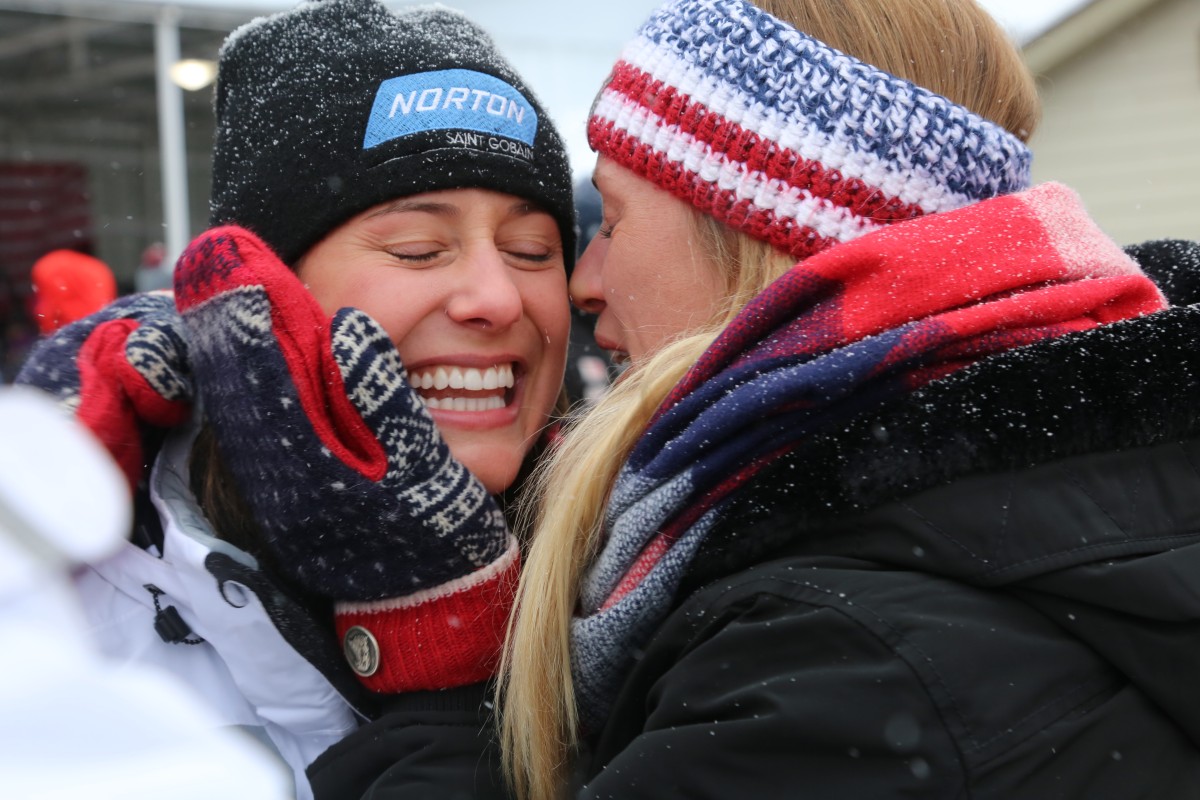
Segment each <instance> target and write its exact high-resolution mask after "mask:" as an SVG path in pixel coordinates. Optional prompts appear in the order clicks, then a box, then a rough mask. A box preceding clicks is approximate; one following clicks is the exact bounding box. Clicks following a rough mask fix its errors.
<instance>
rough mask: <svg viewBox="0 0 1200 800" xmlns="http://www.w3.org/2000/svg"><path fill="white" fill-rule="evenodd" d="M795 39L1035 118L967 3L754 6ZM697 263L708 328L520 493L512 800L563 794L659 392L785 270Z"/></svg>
mask: <svg viewBox="0 0 1200 800" xmlns="http://www.w3.org/2000/svg"><path fill="white" fill-rule="evenodd" d="M757 5H758V6H759V7H760V8H762V9H763V10H765V11H767V12H768V13H770V14H772V15H774V16H776V17H778V18H780V19H782V20H785V21H787V22H789V23H790V24H791V25H793V26H794V27H796V28H797V29H798V30H801V31H804V32H805V33H808V34H809V35H811V36H814V37H815V38H817V39H820V40H821V41H823V42H825V43H826V44H829V45H831V46H833V47H836V48H837V49H839V50H842V51H843V52H846V53H849V54H850V55H853V56H855V57H856V58H858V59H860V60H863V61H866V62H868V63H871V64H873V65H874V66H877V67H879V68H881V69H883V70H886V71H887V72H890V73H891V74H893V75H897V76H899V77H902V78H906V79H908V80H910V81H912V82H913V83H916V84H918V85H920V86H923V87H925V88H927V89H930V90H932V91H935V92H937V93H939V94H942V95H944V96H946V97H948V98H949V99H951V100H953V101H954V102H956V103H959V104H960V105H963V106H965V107H967V108H969V109H971V110H972V111H975V112H976V113H978V114H980V115H981V116H983V117H986V118H988V119H990V120H992V121H993V122H996V123H997V124H999V125H1002V126H1003V127H1005V128H1006V129H1007V130H1008V131H1009V132H1011V133H1013V134H1014V135H1016V136H1018V137H1019V138H1021V139H1023V140H1024V139H1027V138H1028V137H1029V135H1030V134H1031V133H1032V131H1033V129H1034V127H1035V125H1036V123H1037V120H1038V116H1039V113H1040V106H1039V103H1038V98H1037V91H1036V87H1035V85H1034V82H1033V78H1032V76H1031V75H1030V73H1029V71H1028V69H1027V68H1026V67H1025V65H1024V63H1023V62H1022V61H1021V57H1020V54H1019V53H1018V51H1017V50H1016V48H1015V47H1014V45H1013V44H1012V42H1011V41H1010V40H1009V39H1008V37H1007V36H1006V35H1005V34H1004V32H1003V31H1002V30H1001V29H1000V27H999V26H998V25H997V24H996V23H995V22H994V21H993V20H992V19H991V17H989V16H988V15H987V13H986V12H984V11H983V10H982V9H981V8H979V7H978V6H977V5H976V4H975V2H974V0H758V3H757ZM695 225H696V227H697V233H698V234H699V235H698V236H697V237H696V239H697V240H698V241H699V242H700V246H701V248H702V252H701V254H700V255H701V257H702V258H704V259H706V260H707V261H708V262H709V263H711V264H713V265H714V266H715V268H716V269H718V270H719V272H720V274H721V276H722V277H723V279H724V280H725V288H726V302H725V303H723V304H722V306H721V307H720V308H718V309H715V310H714V313H713V316H712V318H711V319H710V320H709V322H708V324H706V325H704V326H702V327H700V328H699V329H697V330H692V331H688V332H686V333H685V335H682V336H680V337H679V338H678V339H676V340H675V341H673V342H671V343H669V344H668V345H666V346H665V347H663V348H662V349H661V350H660V351H658V352H657V353H656V354H654V355H653V356H651V357H650V358H649V359H647V360H646V361H645V362H643V363H641V364H638V365H637V366H636V367H635V368H633V369H632V370H631V371H630V373H629V374H627V375H626V376H625V378H624V379H623V380H621V381H620V382H619V383H618V384H617V385H616V386H615V387H614V388H613V389H612V390H611V391H610V392H609V393H608V394H607V395H606V396H605V397H604V398H603V399H602V400H600V401H599V402H598V403H597V404H596V405H595V407H593V408H591V409H589V410H588V411H587V413H585V414H584V415H582V417H581V418H579V419H578V420H576V421H575V422H574V423H573V424H572V425H571V426H570V427H569V428H568V430H567V431H566V432H565V433H564V435H563V436H562V439H561V442H560V444H559V446H558V447H557V448H556V449H555V451H554V453H553V454H552V456H551V457H550V458H549V459H548V460H547V461H546V463H544V464H543V465H542V468H541V469H540V470H539V472H538V473H537V474H536V475H535V477H534V479H533V481H532V482H531V483H530V485H529V492H528V494H527V495H526V502H527V503H536V504H538V505H537V506H536V507H533V506H529V505H527V507H526V508H525V509H523V511H524V513H525V514H526V515H528V516H531V517H533V521H532V529H533V538H532V542H531V545H530V549H529V553H528V557H527V560H526V564H525V568H524V570H523V572H522V575H521V582H520V587H519V589H518V594H517V604H516V610H515V612H514V615H513V617H512V619H511V620H510V622H509V630H508V638H507V646H506V649H505V653H504V658H503V661H502V663H501V668H500V683H499V686H498V689H497V695H498V701H499V707H500V708H501V709H502V714H501V732H500V733H501V746H502V749H503V752H504V763H505V771H506V775H507V776H508V779H509V781H510V783H511V785H512V787H513V789H514V791H515V792H516V794H517V796H518V797H521V798H528V800H551V799H552V798H555V797H557V796H559V795H560V794H561V793H562V792H563V791H564V788H565V786H566V780H567V776H568V774H569V771H570V769H571V760H572V757H573V755H574V752H575V748H576V745H577V742H578V737H579V730H578V727H579V723H578V715H577V710H576V706H575V700H574V687H573V684H572V677H571V656H570V626H571V619H572V616H573V613H574V611H575V607H576V602H577V599H578V590H579V585H580V579H581V576H582V573H583V571H584V570H585V569H586V568H587V566H588V564H589V563H590V561H591V559H592V557H593V556H594V554H595V552H596V549H597V547H598V546H599V543H600V539H601V537H600V534H601V530H602V525H603V521H604V510H605V506H606V504H607V500H608V493H609V491H610V490H611V488H612V485H613V482H614V481H615V478H616V475H617V472H618V471H619V470H620V467H621V465H622V464H623V463H624V461H625V459H626V458H627V457H628V454H629V452H630V450H631V449H632V447H633V445H634V443H635V442H636V441H637V439H638V438H639V436H640V435H641V433H642V431H643V430H644V429H645V427H646V424H647V423H648V421H649V419H650V418H651V416H652V415H653V414H654V412H655V410H656V409H657V408H658V406H659V404H660V403H661V402H662V400H663V399H664V398H665V397H666V395H667V394H668V393H669V392H670V390H671V388H672V387H673V386H674V385H675V384H676V383H678V382H679V380H680V379H681V378H682V377H683V376H684V375H685V374H686V373H687V370H688V369H689V368H690V367H691V366H692V365H693V364H694V363H695V362H696V360H697V359H698V358H699V357H700V355H701V354H702V353H703V352H704V350H705V349H706V348H707V347H708V345H709V344H711V342H712V341H713V339H714V338H715V337H716V336H717V335H718V334H719V333H720V331H721V329H722V328H723V327H724V326H725V325H726V324H728V322H729V321H730V320H731V319H733V317H734V316H736V315H737V313H738V312H739V311H740V310H741V309H742V308H743V307H744V306H745V305H746V303H748V302H749V301H750V299H751V298H753V297H754V296H755V295H757V294H759V293H760V292H761V291H762V290H763V289H765V288H766V287H767V286H768V285H769V284H770V283H771V282H772V281H773V280H774V279H775V278H777V277H778V276H780V275H782V274H783V273H784V272H785V271H787V270H788V269H789V268H791V266H792V265H793V261H794V260H793V259H792V258H790V257H789V256H787V255H786V254H784V253H782V252H781V251H778V250H774V249H772V248H771V247H770V246H769V245H767V244H765V243H763V242H760V241H758V240H755V239H751V238H750V237H748V236H745V235H743V234H740V233H736V232H734V231H732V230H731V229H729V228H726V227H724V226H722V225H720V224H719V223H717V222H716V221H715V220H713V219H712V218H711V217H707V216H701V215H700V214H699V213H697V215H696V220H695Z"/></svg>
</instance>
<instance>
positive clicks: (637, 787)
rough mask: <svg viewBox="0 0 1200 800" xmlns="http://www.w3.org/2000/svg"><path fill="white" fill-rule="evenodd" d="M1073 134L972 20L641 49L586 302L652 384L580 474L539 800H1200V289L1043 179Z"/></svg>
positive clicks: (760, 19)
mask: <svg viewBox="0 0 1200 800" xmlns="http://www.w3.org/2000/svg"><path fill="white" fill-rule="evenodd" d="M1038 113H1039V107H1038V100H1037V97H1036V93H1035V88H1034V84H1033V81H1032V79H1031V77H1030V75H1029V73H1028V71H1027V70H1026V68H1025V67H1024V66H1023V64H1022V62H1021V60H1020V57H1019V55H1018V53H1017V51H1016V49H1015V48H1014V47H1013V45H1012V44H1011V43H1010V42H1009V41H1008V40H1007V39H1006V38H1005V36H1004V35H1003V33H1002V32H1001V31H1000V30H999V28H998V27H997V26H996V24H995V23H994V22H993V21H992V20H991V19H990V18H989V17H988V16H987V15H986V14H985V13H984V12H983V11H982V10H980V9H979V8H978V7H977V6H976V5H975V4H974V3H973V2H972V1H971V0H792V1H791V2H787V1H785V0H761V1H760V2H758V3H757V4H753V5H752V4H750V3H748V2H745V0H676V1H675V2H671V3H668V4H667V5H665V6H663V7H662V8H661V9H660V10H659V11H658V12H657V13H656V14H655V15H654V16H652V17H651V19H650V20H649V21H648V22H647V23H646V24H645V25H644V26H643V27H642V28H641V30H640V32H639V33H638V35H637V37H636V38H635V39H634V40H633V41H632V42H630V44H629V45H628V46H627V48H626V49H625V50H624V52H623V55H622V57H621V59H620V60H619V61H618V63H617V64H616V66H615V68H614V70H613V72H612V76H611V77H610V79H609V81H608V82H607V84H606V86H605V87H604V88H603V90H602V91H601V92H600V94H599V96H598V97H597V99H596V102H595V105H594V107H593V112H592V117H591V119H590V121H589V128H588V132H589V138H590V142H591V145H592V147H593V149H594V150H596V152H597V154H598V160H597V165H596V170H595V175H594V180H595V184H596V186H597V187H598V189H599V190H600V193H601V195H602V197H603V202H604V224H603V227H602V229H601V231H600V233H599V234H598V236H597V238H596V239H595V240H593V243H592V244H591V245H590V246H589V248H588V250H587V251H586V252H585V253H584V255H583V256H582V257H581V260H580V262H579V264H578V265H577V268H576V270H575V272H574V274H573V276H572V280H571V293H572V297H573V299H574V301H575V303H576V304H577V305H579V306H580V307H582V308H583V309H585V310H588V311H592V312H594V313H596V314H598V315H599V316H598V321H597V325H596V337H597V340H598V342H599V343H600V344H601V346H603V347H605V348H606V349H608V350H609V351H611V352H612V353H613V354H614V356H615V357H616V358H617V359H619V360H621V359H624V360H628V361H629V362H630V368H629V370H628V372H627V373H626V374H625V376H624V378H623V380H622V381H621V382H620V383H619V385H618V386H617V387H616V388H615V390H614V391H613V392H612V393H611V394H610V395H609V396H608V397H606V398H605V399H604V400H603V401H602V402H600V403H599V404H598V405H597V406H596V407H595V409H594V410H592V411H591V412H590V413H588V414H587V415H586V416H585V417H584V418H583V419H582V420H581V421H580V422H579V423H578V424H577V425H576V426H575V427H574V428H573V429H571V430H570V431H568V432H567V433H566V435H565V437H564V439H563V442H562V446H561V447H559V448H558V449H557V450H556V452H555V455H554V459H553V462H552V463H551V464H550V465H549V468H548V469H547V470H546V471H545V472H544V473H543V475H542V478H543V484H542V487H541V489H542V491H541V496H542V498H543V503H542V505H541V506H540V508H539V509H538V515H539V518H538V524H537V527H536V530H535V533H534V536H533V541H532V545H531V550H530V553H529V557H528V560H527V563H526V566H525V568H524V571H523V574H522V579H521V585H520V589H519V592H518V598H517V603H518V608H517V612H516V614H515V616H514V622H513V624H512V627H511V629H510V641H509V648H508V653H507V660H506V662H505V664H504V667H503V669H502V689H501V692H500V694H499V697H500V700H501V709H502V712H503V723H502V734H503V739H502V742H503V749H504V756H505V761H506V765H507V767H508V769H509V775H510V778H511V780H512V783H513V786H514V788H515V791H516V794H517V796H519V797H522V798H534V800H549V799H550V798H555V797H562V796H572V797H574V796H578V797H589V798H591V797H596V798H602V797H603V798H608V797H619V798H623V799H627V798H637V797H647V798H649V797H688V798H698V797H714V798H715V797H730V798H732V797H753V798H765V797H781V798H782V797H788V798H793V797H814V798H815V797H821V798H877V797H921V798H935V797H938V798H961V797H975V798H981V797H996V798H1014V797H1027V798H1034V797H1037V798H1046V797H1087V798H1089V799H1092V798H1129V797H1187V796H1197V795H1198V794H1200V750H1198V748H1197V744H1198V743H1200V711H1198V709H1200V691H1198V690H1197V688H1196V682H1195V681H1194V680H1193V679H1192V676H1193V675H1194V674H1195V672H1196V670H1197V668H1200V647H1198V646H1197V641H1198V639H1197V634H1198V633H1200V596H1198V595H1197V594H1196V593H1195V591H1194V586H1195V579H1194V576H1195V575H1196V574H1200V573H1197V570H1198V569H1200V528H1198V527H1197V520H1198V519H1200V474H1198V465H1200V438H1198V434H1200V418H1198V417H1197V415H1196V414H1195V413H1194V411H1193V410H1192V409H1194V398H1195V396H1196V394H1195V393H1196V391H1197V388H1200V387H1198V386H1197V382H1198V376H1200V357H1198V355H1197V351H1196V349H1195V347H1194V344H1193V343H1194V342H1195V341H1196V336H1197V335H1198V334H1200V319H1198V309H1197V308H1196V307H1194V306H1193V307H1188V306H1186V305H1184V303H1186V302H1194V301H1195V300H1196V299H1198V298H1197V296H1196V295H1197V294H1200V292H1196V286H1197V284H1200V280H1197V279H1196V277H1193V278H1192V279H1191V281H1190V285H1191V287H1192V289H1191V291H1192V296H1191V297H1190V298H1186V297H1185V298H1173V299H1175V300H1176V302H1177V304H1178V305H1177V306H1176V307H1169V305H1168V302H1167V300H1166V299H1165V298H1164V297H1163V295H1162V294H1161V293H1160V291H1159V289H1158V288H1157V287H1156V285H1155V284H1154V283H1153V282H1152V281H1151V280H1150V279H1149V278H1148V277H1147V276H1146V275H1145V274H1144V273H1143V272H1142V271H1141V270H1140V269H1139V267H1138V265H1137V264H1136V263H1135V262H1134V261H1133V260H1131V259H1130V258H1129V257H1127V256H1126V255H1125V254H1124V253H1123V252H1122V250H1121V249H1119V248H1118V247H1117V246H1116V245H1114V244H1113V243H1112V242H1111V241H1110V240H1108V239H1107V238H1105V236H1104V235H1103V234H1102V233H1101V232H1100V231H1099V230H1098V229H1097V227H1096V226H1095V225H1094V224H1093V223H1092V222H1091V221H1090V220H1089V218H1088V217H1087V215H1086V213H1085V212H1084V211H1083V209H1082V208H1081V206H1080V203H1079V200H1078V198H1077V197H1075V196H1074V194H1073V193H1071V192H1070V190H1068V189H1066V188H1065V187H1062V186H1058V185H1043V186H1038V187H1035V188H1030V187H1029V162H1030V155H1029V152H1028V150H1027V149H1026V147H1025V145H1024V143H1023V142H1024V141H1025V140H1026V139H1027V137H1028V136H1029V134H1030V132H1031V131H1032V130H1033V128H1034V125H1035V123H1036V121H1037V118H1038ZM1195 252H1196V251H1195V250H1194V249H1192V250H1189V249H1188V248H1187V247H1186V246H1184V245H1179V244H1174V245H1170V246H1167V245H1163V246H1157V247H1156V246H1151V247H1147V248H1145V249H1143V251H1142V254H1143V255H1144V256H1145V257H1146V258H1147V259H1149V258H1150V257H1151V256H1153V257H1155V258H1157V259H1158V260H1161V261H1164V262H1166V264H1167V265H1168V266H1167V268H1166V272H1167V273H1169V274H1170V275H1171V276H1173V277H1172V281H1173V283H1172V286H1177V287H1184V286H1185V285H1186V284H1187V283H1188V281H1187V280H1185V279H1184V278H1183V277H1182V276H1183V275H1185V274H1187V272H1188V270H1191V271H1192V272H1191V274H1192V275H1193V276H1196V275H1198V274H1200V265H1198V264H1197V259H1196V257H1195ZM1189 253H1190V263H1189V262H1188V259H1187V258H1185V256H1188V254H1189ZM1164 286H1167V283H1164ZM1168 664H1170V665H1172V666H1169V667H1168V666H1166V665H1168Z"/></svg>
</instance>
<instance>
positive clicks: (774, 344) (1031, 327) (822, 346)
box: [571, 184, 1166, 730]
mask: <svg viewBox="0 0 1200 800" xmlns="http://www.w3.org/2000/svg"><path fill="white" fill-rule="evenodd" d="M1165 306H1166V303H1165V301H1164V299H1163V297H1162V295H1161V294H1160V293H1159V291H1158V289H1157V288H1156V286H1155V285H1154V284H1153V283H1152V282H1151V281H1150V279H1149V278H1147V277H1146V276H1145V275H1144V274H1143V273H1142V272H1141V270H1140V269H1139V268H1138V267H1137V265H1136V264H1135V263H1134V262H1133V261H1131V260H1130V259H1129V258H1128V257H1127V256H1126V255H1125V254H1124V253H1123V252H1122V251H1121V250H1120V248H1118V247H1117V246H1116V245H1115V244H1114V243H1113V242H1112V241H1111V240H1109V239H1108V238H1106V237H1105V236H1104V234H1102V233H1101V232H1100V231H1099V230H1098V229H1097V228H1096V226H1095V225H1094V223H1092V222H1091V220H1090V219H1089V218H1088V217H1087V215H1086V213H1085V212H1084V210H1083V208H1082V206H1081V205H1080V203H1079V200H1078V198H1077V197H1076V196H1075V195H1074V193H1073V192H1071V191H1070V190H1069V189H1066V188H1065V187H1063V186H1060V185H1057V184H1045V185H1042V186H1039V187H1037V188H1035V189H1032V190H1030V191H1027V192H1023V193H1020V194H1013V195H1007V196H1003V197H998V198H995V199H991V200H985V201H983V202H980V203H976V204H974V205H971V206H968V207H966V208H962V209H959V210H956V211H950V212H945V213H942V214H934V215H930V216H927V217H922V218H920V219H915V220H911V221H909V222H904V223H900V224H897V225H894V226H891V227H888V228H885V229H883V230H880V231H877V232H875V233H873V234H870V235H868V236H864V237H862V238H859V239H855V240H853V241H850V242H845V243H843V244H840V245H838V246H836V247H833V248H831V249H829V250H826V251H824V252H821V253H818V254H817V255H814V256H812V257H810V258H808V259H806V260H804V261H802V262H800V263H799V264H797V265H796V266H795V267H793V268H792V269H791V270H790V271H789V272H788V273H786V274H785V275H784V276H782V277H781V278H780V279H778V280H777V281H776V282H775V283H774V284H772V285H771V286H770V287H769V288H768V289H767V290H766V291H765V292H763V293H762V294H761V295H759V296H758V297H757V298H755V299H754V300H753V301H752V302H751V303H750V304H749V305H748V306H747V307H746V308H745V309H744V310H743V311H742V313H741V314H740V315H739V316H738V317H737V318H736V319H735V320H734V321H733V322H732V323H731V324H730V325H729V326H728V327H727V328H726V329H725V330H724V331H723V332H722V333H721V335H720V336H719V337H718V338H717V339H716V341H715V342H714V343H713V344H712V345H711V346H710V347H709V348H708V350H707V351H706V352H705V353H704V354H703V355H702V356H701V358H700V359H699V361H698V362H697V363H696V364H695V365H694V366H693V368H692V369H691V371H690V372H689V373H688V374H687V375H686V376H685V377H684V378H683V380H682V381H681V382H680V383H679V384H678V385H677V386H676V387H675V388H674V390H673V391H672V392H671V393H670V395H669V396H668V397H667V398H666V399H665V400H664V401H663V403H662V405H661V406H660V407H659V410H658V412H657V413H656V415H655V416H654V418H653V419H652V420H651V422H650V424H649V426H648V427H647V429H646V430H645V432H644V433H643V434H642V436H641V438H640V439H639V440H638V442H637V444H636V445H635V447H634V449H633V451H632V453H631V454H630V456H629V459H628V461H627V462H626V463H625V464H624V466H623V467H622V469H621V472H620V474H619V475H618V478H617V482H616V485H615V487H614V488H613V492H612V496H611V499H610V501H609V507H608V509H607V514H606V520H605V537H606V538H605V540H604V542H603V544H602V546H601V550H600V553H599V554H598V556H597V558H596V560H595V561H594V563H593V564H592V566H591V568H590V570H589V572H588V573H587V575H586V577H585V579H584V584H583V588H582V595H581V603H580V612H579V616H578V617H577V618H576V619H575V620H574V622H573V624H572V633H571V638H572V669H573V672H574V677H575V687H576V698H577V701H578V703H579V708H580V712H581V715H582V719H583V721H584V726H585V729H586V730H595V729H597V728H598V727H599V725H600V724H602V722H603V720H604V718H605V716H606V715H607V713H608V710H609V707H610V706H611V703H612V700H613V698H614V696H615V694H616V692H617V690H618V689H619V688H620V686H621V683H622V681H623V679H624V677H625V674H626V672H627V671H628V668H629V666H630V664H631V663H632V655H631V653H632V652H633V651H635V650H636V649H638V648H640V647H642V646H644V645H645V643H646V642H647V641H648V640H649V638H650V637H651V635H652V634H653V632H654V631H655V630H656V629H657V628H658V626H659V625H660V624H661V623H662V621H663V620H664V619H665V617H666V615H667V614H668V613H669V611H670V609H671V608H672V606H673V603H674V599H675V593H676V589H677V587H678V586H679V583H680V580H681V578H682V577H683V576H684V575H685V573H686V572H687V570H688V567H689V564H690V562H691V559H692V557H693V556H694V554H695V553H696V550H697V548H698V547H699V545H700V544H701V542H702V541H703V540H704V538H705V536H706V534H707V533H708V531H709V530H710V529H711V528H712V527H713V524H714V523H715V522H716V520H717V519H718V518H719V515H720V513H721V509H722V507H723V506H724V504H725V503H726V502H727V501H728V500H729V499H730V498H731V497H732V496H733V495H734V494H735V493H736V492H737V491H738V490H739V488H741V487H742V486H744V485H745V484H746V483H747V482H748V481H750V480H752V479H753V477H754V475H755V474H756V473H758V472H759V471H760V470H762V469H763V468H764V467H765V466H767V465H768V464H770V463H771V462H772V461H773V460H774V459H776V458H778V457H779V456H781V455H783V454H784V453H786V452H788V451H789V450H790V449H792V447H794V446H795V445H796V444H797V443H798V442H799V441H801V440H802V439H803V438H804V437H805V436H809V435H811V434H813V433H815V432H817V431H821V430H825V429H828V428H829V427H830V426H835V425H839V424H842V423H844V422H845V421H847V420H849V419H851V418H852V417H854V416H856V415H858V414H860V413H862V412H864V411H866V410H868V409H871V408H874V407H877V406H879V405H880V404H882V403H883V402H885V401H887V400H888V399H889V398H893V397H896V396H898V395H900V394H901V393H905V392H912V391H914V390H915V389H917V388H919V387H921V386H923V385H924V384H926V383H928V382H930V381H932V380H936V379H937V378H939V377H943V376H945V375H948V374H950V373H952V372H954V371H956V370H959V369H962V368H963V367H966V366H968V365H970V364H972V363H974V362H976V361H978V360H979V359H982V358H985V357H986V356H989V355H992V354H995V353H1000V352H1003V351H1005V350H1009V349H1011V348H1014V347H1020V346H1021V345H1025V344H1030V343H1032V342H1036V341H1039V340H1042V339H1047V338H1051V337H1057V336H1063V335H1065V334H1069V333H1072V332H1075V331H1083V330H1087V329H1090V328H1093V327H1096V326H1098V325H1104V324H1107V323H1111V322H1116V321H1119V320H1122V319H1127V318H1130V317H1135V316H1139V315H1142V314H1146V313H1150V312H1153V311H1158V310H1160V309H1162V308H1165ZM798 491H803V489H802V487H801V488H800V489H798Z"/></svg>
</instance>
